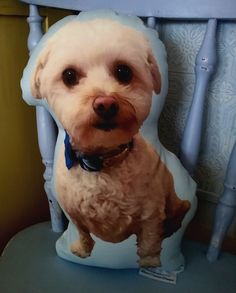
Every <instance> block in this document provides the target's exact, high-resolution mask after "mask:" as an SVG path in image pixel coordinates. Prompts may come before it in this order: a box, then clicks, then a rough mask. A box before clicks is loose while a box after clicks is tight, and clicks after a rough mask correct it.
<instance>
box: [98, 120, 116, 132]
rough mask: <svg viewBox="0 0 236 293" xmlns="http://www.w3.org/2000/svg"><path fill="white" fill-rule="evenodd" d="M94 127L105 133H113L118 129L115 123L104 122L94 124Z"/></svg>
mask: <svg viewBox="0 0 236 293" xmlns="http://www.w3.org/2000/svg"><path fill="white" fill-rule="evenodd" d="M93 127H94V128H96V129H99V130H103V131H112V130H114V129H116V128H117V123H116V122H114V121H102V122H97V123H95V124H93Z"/></svg>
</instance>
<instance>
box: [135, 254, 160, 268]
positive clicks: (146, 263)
mask: <svg viewBox="0 0 236 293" xmlns="http://www.w3.org/2000/svg"><path fill="white" fill-rule="evenodd" d="M139 266H140V267H160V266H161V261H160V256H145V257H141V258H140V259H139Z"/></svg>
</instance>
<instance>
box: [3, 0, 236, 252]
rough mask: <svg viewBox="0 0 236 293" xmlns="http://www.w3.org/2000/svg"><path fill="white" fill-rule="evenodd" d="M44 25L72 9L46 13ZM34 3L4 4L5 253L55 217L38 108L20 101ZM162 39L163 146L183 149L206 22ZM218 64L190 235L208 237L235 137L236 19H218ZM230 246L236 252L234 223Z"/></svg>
mask: <svg viewBox="0 0 236 293" xmlns="http://www.w3.org/2000/svg"><path fill="white" fill-rule="evenodd" d="M40 13H41V15H42V16H43V17H44V28H45V30H47V28H48V27H49V26H50V25H51V24H52V23H54V22H55V21H56V20H58V19H60V18H61V17H63V16H65V15H66V14H70V12H68V11H67V12H65V11H63V10H58V9H46V8H43V9H41V10H40ZM27 16H28V7H27V6H26V5H24V4H21V3H19V2H18V1H16V0H1V1H0V56H1V58H0V69H1V70H0V136H1V144H0V162H1V163H0V251H1V249H2V248H3V247H4V245H5V244H6V242H7V241H8V240H9V239H10V237H12V236H13V235H14V234H15V233H16V232H17V231H19V230H20V229H22V228H24V227H27V226H29V225H31V224H33V223H37V222H39V221H43V220H46V219H48V218H49V213H48V204H47V200H46V195H45V192H44V189H43V184H44V181H43V177H42V174H43V172H44V167H43V165H42V163H41V158H40V155H39V151H38V145H37V134H36V123H35V111H34V108H32V107H29V106H27V105H26V104H25V103H24V102H23V100H22V99H21V90H20V86H19V81H20V78H21V75H22V71H23V68H24V66H25V64H26V62H27V58H28V50H27V37H28V24H27V22H26V18H27ZM159 28H160V37H161V39H162V40H163V42H164V43H165V45H166V48H167V53H168V63H169V94H168V96H167V101H166V105H165V108H164V111H163V113H162V115H161V118H160V123H159V133H160V139H161V141H162V143H163V144H164V145H165V146H166V147H167V148H168V149H169V150H171V151H172V152H174V153H176V154H177V153H178V146H179V142H180V137H181V136H182V133H183V129H184V124H185V120H186V117H187V113H188V109H189V106H190V103H191V98H192V94H193V90H194V79H195V77H194V63H195V57H196V54H197V52H198V50H199V48H200V45H201V42H202V39H203V37H204V32H205V28H206V23H205V22H194V23H193V22H191V23H189V22H174V21H173V22H172V21H170V22H165V21H164V22H163V21H161V22H160V25H159ZM217 54H218V68H217V71H216V73H215V75H214V77H213V79H212V81H211V84H210V87H209V91H208V95H207V101H206V105H205V133H204V136H203V142H202V147H201V153H200V160H199V165H198V168H197V171H196V175H195V180H196V181H197V182H198V184H199V185H198V188H199V190H198V198H199V208H198V213H197V215H196V217H195V219H194V221H193V222H192V224H191V225H190V227H189V229H188V232H187V234H188V236H189V237H190V238H194V239H197V240H201V241H208V240H209V237H210V230H211V223H212V219H213V214H214V209H215V203H216V202H217V199H218V196H219V194H220V193H221V192H222V190H223V179H224V174H225V170H226V166H227V162H228V158H229V155H230V152H231V149H232V147H233V144H234V142H235V140H236V82H235V79H236V78H235V77H236V24H235V23H220V24H219V30H218V36H217ZM225 247H226V248H227V249H229V250H231V251H234V252H236V249H235V247H236V222H235V223H234V224H233V225H232V227H231V229H230V232H229V237H228V241H226V245H225Z"/></svg>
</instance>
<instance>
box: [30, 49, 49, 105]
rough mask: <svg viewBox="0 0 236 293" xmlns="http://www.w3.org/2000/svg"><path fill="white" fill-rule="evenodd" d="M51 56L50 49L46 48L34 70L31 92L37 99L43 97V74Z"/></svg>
mask: <svg viewBox="0 0 236 293" xmlns="http://www.w3.org/2000/svg"><path fill="white" fill-rule="evenodd" d="M48 58H49V50H44V51H43V52H42V53H41V54H40V55H39V57H38V60H37V61H36V67H35V70H34V72H33V75H32V78H31V84H30V86H31V93H32V95H33V97H35V98H36V99H41V98H42V95H41V91H40V87H41V75H42V72H43V69H44V67H45V66H46V64H47V61H48Z"/></svg>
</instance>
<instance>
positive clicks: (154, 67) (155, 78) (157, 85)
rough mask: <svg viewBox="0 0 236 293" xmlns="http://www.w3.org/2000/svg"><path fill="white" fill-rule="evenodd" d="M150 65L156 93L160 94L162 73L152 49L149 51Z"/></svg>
mask: <svg viewBox="0 0 236 293" xmlns="http://www.w3.org/2000/svg"><path fill="white" fill-rule="evenodd" d="M148 65H149V68H150V72H151V75H152V83H153V90H154V91H155V93H156V94H159V93H160V91H161V75H160V71H159V68H158V65H157V62H156V59H155V58H154V56H153V54H152V52H151V51H149V52H148Z"/></svg>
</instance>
